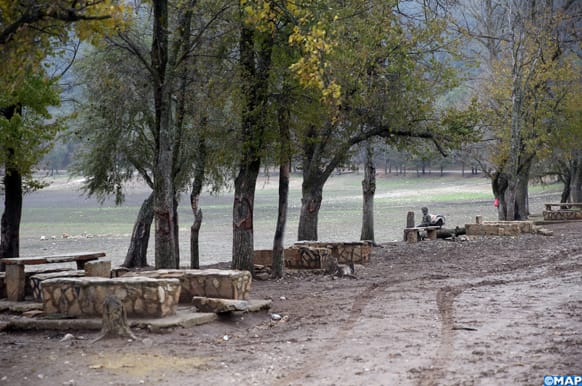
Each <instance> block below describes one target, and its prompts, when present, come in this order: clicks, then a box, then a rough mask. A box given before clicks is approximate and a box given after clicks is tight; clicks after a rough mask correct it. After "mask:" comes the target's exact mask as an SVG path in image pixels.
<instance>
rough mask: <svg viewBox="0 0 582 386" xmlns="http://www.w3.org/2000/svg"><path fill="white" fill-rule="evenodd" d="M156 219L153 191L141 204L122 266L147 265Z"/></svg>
mask: <svg viewBox="0 0 582 386" xmlns="http://www.w3.org/2000/svg"><path fill="white" fill-rule="evenodd" d="M153 221H154V194H153V192H152V193H151V194H150V195H149V197H148V198H146V199H145V200H144V202H143V204H141V208H140V210H139V213H138V215H137V220H136V221H135V224H134V226H133V232H132V233H131V241H130V243H129V248H128V250H127V255H126V256H125V261H124V262H123V264H122V266H123V267H127V268H134V267H140V268H142V267H147V265H148V262H147V253H148V244H149V241H150V230H151V227H152V223H153Z"/></svg>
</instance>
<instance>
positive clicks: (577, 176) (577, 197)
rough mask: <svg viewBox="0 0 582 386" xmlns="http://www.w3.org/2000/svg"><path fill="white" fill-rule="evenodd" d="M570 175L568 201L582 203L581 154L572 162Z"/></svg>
mask: <svg viewBox="0 0 582 386" xmlns="http://www.w3.org/2000/svg"><path fill="white" fill-rule="evenodd" d="M570 175H571V176H572V179H571V181H572V182H570V199H571V201H572V202H582V154H580V155H578V157H577V158H575V159H574V161H573V162H572V169H571V172H570Z"/></svg>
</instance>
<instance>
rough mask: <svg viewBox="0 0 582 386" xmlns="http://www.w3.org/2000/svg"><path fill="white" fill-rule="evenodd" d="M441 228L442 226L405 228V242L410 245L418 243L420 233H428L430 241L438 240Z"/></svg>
mask: <svg viewBox="0 0 582 386" xmlns="http://www.w3.org/2000/svg"><path fill="white" fill-rule="evenodd" d="M441 228H442V227H440V226H428V227H414V228H404V241H406V242H407V243H409V244H414V243H417V242H418V236H419V233H420V232H426V236H427V237H428V239H429V240H436V239H437V234H438V230H439V229H441Z"/></svg>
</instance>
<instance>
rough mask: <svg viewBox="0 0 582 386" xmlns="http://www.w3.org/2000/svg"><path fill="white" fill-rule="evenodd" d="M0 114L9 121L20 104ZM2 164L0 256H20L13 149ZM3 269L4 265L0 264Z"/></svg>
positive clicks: (19, 211)
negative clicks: (2, 199) (3, 172)
mask: <svg viewBox="0 0 582 386" xmlns="http://www.w3.org/2000/svg"><path fill="white" fill-rule="evenodd" d="M0 114H1V115H2V116H3V117H4V118H6V119H7V120H8V121H10V120H11V119H12V118H13V117H14V115H15V114H19V115H21V116H22V106H20V105H12V106H8V107H4V108H0ZM6 151H7V153H6V154H5V155H6V163H5V165H4V171H5V173H6V174H5V175H4V213H2V219H1V220H0V257H19V256H20V220H21V219H22V195H23V191H22V173H21V172H20V170H19V169H18V167H17V165H16V161H15V158H16V154H15V150H14V149H12V148H8V149H7V150H6ZM0 270H1V271H4V265H3V264H0Z"/></svg>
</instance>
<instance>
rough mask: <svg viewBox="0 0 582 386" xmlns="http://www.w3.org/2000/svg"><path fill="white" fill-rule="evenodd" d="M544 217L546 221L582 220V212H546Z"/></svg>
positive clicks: (562, 210)
mask: <svg viewBox="0 0 582 386" xmlns="http://www.w3.org/2000/svg"><path fill="white" fill-rule="evenodd" d="M543 215H544V220H546V221H567V220H582V210H572V209H560V210H544V211H543Z"/></svg>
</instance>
